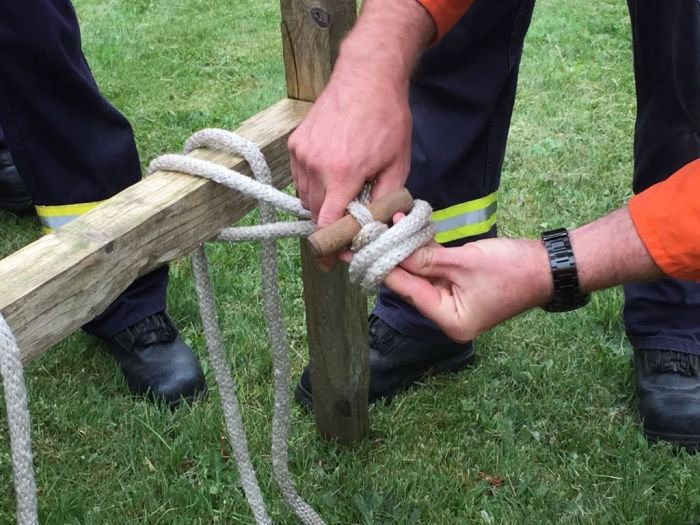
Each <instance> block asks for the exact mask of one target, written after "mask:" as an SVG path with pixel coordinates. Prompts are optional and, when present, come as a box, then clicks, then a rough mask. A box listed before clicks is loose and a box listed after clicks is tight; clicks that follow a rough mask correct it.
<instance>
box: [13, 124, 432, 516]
mask: <svg viewBox="0 0 700 525" xmlns="http://www.w3.org/2000/svg"><path fill="white" fill-rule="evenodd" d="M202 147H207V148H212V149H217V150H222V151H226V152H228V153H232V154H234V155H240V156H242V157H243V158H244V159H245V160H246V161H247V162H248V164H249V165H250V167H251V170H252V171H253V174H254V176H255V179H251V178H249V177H246V176H245V175H242V174H240V173H237V172H235V171H233V170H229V169H227V168H225V167H223V166H220V165H218V164H215V163H212V162H208V161H204V160H199V159H194V158H192V157H187V156H184V155H162V156H160V157H158V158H157V159H155V160H154V161H153V162H151V164H150V166H149V173H152V172H154V171H173V172H180V173H188V174H190V175H196V176H200V177H204V178H207V179H210V180H213V181H215V182H217V183H219V184H222V185H224V186H227V187H229V188H232V189H235V190H237V191H239V192H241V193H244V194H246V195H249V196H252V197H255V198H256V199H258V201H259V205H260V218H261V223H262V224H260V225H258V226H251V227H241V228H226V229H224V230H222V231H221V232H220V234H219V235H218V237H217V240H219V241H225V242H241V241H250V240H260V241H261V243H262V250H261V268H262V280H263V303H264V308H265V315H266V318H267V325H268V337H269V338H270V344H271V348H272V355H273V369H274V373H273V377H274V388H275V402H274V411H273V418H272V465H273V472H274V476H275V479H276V481H277V484H278V486H279V487H280V490H281V492H282V494H283V496H284V498H285V499H286V501H287V503H288V504H289V506H290V507H291V508H292V510H293V511H294V513H295V514H296V515H297V516H298V518H299V519H300V520H301V521H302V523H304V524H306V525H324V521H323V520H322V519H321V517H320V516H319V515H318V513H317V512H316V511H315V510H314V509H313V508H312V507H311V506H310V505H309V504H308V503H306V502H305V501H304V500H303V499H302V498H301V496H299V494H298V492H297V490H296V488H295V486H294V481H293V480H292V476H291V473H290V472H289V453H288V434H289V425H290V420H289V413H290V405H291V389H290V381H291V372H290V362H289V342H288V340H287V332H286V330H285V327H284V321H283V315H282V301H281V298H280V291H279V285H278V282H279V277H278V270H277V245H276V242H275V240H276V239H279V238H283V237H304V236H307V235H309V234H310V233H311V232H312V231H313V229H314V224H313V223H312V222H311V221H309V220H303V221H296V222H282V223H278V222H275V220H276V212H275V208H281V209H284V210H286V211H288V212H291V213H293V214H295V215H297V216H298V217H300V218H303V219H309V217H310V214H309V212H308V210H306V209H304V208H303V206H302V205H301V202H300V201H299V199H296V198H294V197H291V196H289V195H287V194H285V193H283V192H281V191H279V190H277V189H275V188H274V187H273V186H272V174H271V172H270V169H269V167H268V165H267V163H266V162H265V158H264V156H263V155H262V153H261V151H260V150H259V148H258V147H257V146H256V145H255V144H253V143H251V142H249V141H247V140H245V139H243V138H241V137H239V136H237V135H235V134H233V133H230V132H228V131H224V130H217V129H206V130H202V131H199V132H197V133H195V134H194V135H192V137H190V138H189V139H188V140H187V142H186V144H185V153H189V152H191V151H192V150H194V149H197V148H202ZM370 189H371V188H370V186H369V185H367V186H365V188H364V189H363V192H362V194H361V195H360V196H359V197H358V200H356V201H354V202H353V203H351V205H350V206H349V207H348V211H349V212H350V213H351V214H352V215H353V216H354V217H356V218H357V220H358V222H359V223H360V224H361V225H362V229H361V231H360V233H359V234H358V235H357V236H356V238H355V239H354V240H353V246H352V250H353V251H354V252H356V253H355V255H354V257H353V260H352V262H351V264H350V269H349V274H350V280H351V281H352V282H355V283H357V284H359V285H360V286H361V287H362V289H363V290H364V291H365V292H367V293H371V292H373V291H374V290H375V289H376V287H377V286H378V285H379V283H380V282H381V281H382V280H383V279H384V277H385V276H386V274H387V273H388V272H389V271H391V269H392V268H393V267H394V266H396V264H398V263H399V262H401V261H402V260H403V259H404V258H406V257H408V255H410V254H411V253H413V251H415V250H416V249H417V248H418V247H420V246H422V245H423V244H425V243H427V242H428V241H430V239H432V238H433V235H434V231H435V230H434V226H433V225H432V224H431V222H430V216H431V210H430V206H429V205H428V204H427V203H425V202H423V201H416V202H415V205H414V209H413V210H412V211H411V213H409V214H408V215H407V216H406V218H405V219H404V220H402V221H401V222H399V223H398V224H397V225H395V226H394V227H392V228H390V229H388V228H387V227H386V225H383V224H380V223H377V222H375V221H374V220H373V219H372V216H371V214H370V213H369V210H367V208H366V206H365V205H366V204H367V202H368V201H369V193H370ZM192 264H193V268H194V275H195V285H196V290H197V296H198V298H199V305H200V306H199V308H200V315H201V316H202V324H203V327H204V335H205V339H206V341H207V351H208V354H209V359H210V362H211V364H212V366H213V368H214V377H215V379H216V382H217V384H218V385H219V391H220V393H221V405H222V409H223V413H224V420H225V426H226V430H227V433H228V438H229V441H230V443H231V446H232V448H233V451H234V457H235V458H236V464H237V466H238V471H239V473H240V478H241V484H242V486H243V490H244V492H245V495H246V499H247V500H248V504H249V506H250V508H251V511H252V512H253V516H254V517H255V521H256V523H258V524H260V525H269V524H271V523H272V521H271V519H270V517H269V515H268V513H267V510H266V508H265V502H264V499H263V496H262V491H261V490H260V486H259V484H258V480H257V477H256V475H255V470H254V468H253V464H252V461H251V459H250V453H249V450H248V442H247V438H246V433H245V430H244V428H243V420H242V417H241V410H240V406H239V403H238V399H237V397H236V393H235V383H234V380H233V378H232V376H231V372H230V370H229V367H228V365H227V359H226V354H225V352H224V344H223V338H222V336H221V329H220V327H219V320H218V314H217V312H216V305H215V301H214V293H213V290H212V285H211V277H210V272H209V265H208V262H207V258H206V254H205V251H204V247H203V246H199V247H198V248H197V249H196V250H195V252H194V254H193V257H192ZM0 372H1V373H2V378H3V383H4V387H5V402H6V404H7V417H8V426H9V429H10V443H11V448H12V469H13V475H14V479H15V491H16V496H17V522H18V523H19V524H20V525H35V524H37V523H38V512H37V497H36V484H35V481H34V472H33V467H32V449H31V433H30V432H31V426H30V421H29V410H28V407H27V393H26V387H25V383H24V375H23V369H22V362H21V354H20V351H19V348H18V347H17V342H16V340H15V338H14V336H13V334H12V331H11V330H10V327H9V326H8V325H7V323H6V322H5V319H4V318H3V317H2V315H1V314H0Z"/></svg>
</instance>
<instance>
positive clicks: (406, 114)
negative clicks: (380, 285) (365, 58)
mask: <svg viewBox="0 0 700 525" xmlns="http://www.w3.org/2000/svg"><path fill="white" fill-rule="evenodd" d="M407 93H408V82H407V81H404V82H396V81H394V80H393V79H389V78H386V77H379V76H376V73H374V72H370V71H366V70H364V69H363V67H362V65H356V64H348V65H345V66H343V65H340V68H339V69H337V70H336V71H335V73H334V74H333V77H332V79H331V82H330V83H329V85H328V87H327V88H326V89H325V90H324V91H323V93H322V94H321V96H320V97H319V99H318V101H317V102H316V103H315V104H314V106H313V107H312V108H311V110H310V111H309V114H308V115H307V117H306V118H305V119H304V121H303V122H302V124H301V125H300V126H299V127H298V128H297V130H296V131H295V132H294V133H293V134H292V136H291V137H290V139H289V151H290V154H291V168H292V176H293V178H294V184H295V186H296V188H297V191H298V192H299V197H300V198H301V202H302V204H303V205H304V207H305V208H308V209H309V210H311V216H312V219H313V220H314V222H316V223H317V224H318V225H319V226H325V225H327V224H330V223H332V222H335V221H336V220H338V219H339V218H341V217H342V216H343V214H344V213H345V208H346V207H347V205H348V203H349V202H350V201H351V200H352V199H354V198H355V197H356V196H357V194H358V193H359V192H360V191H361V190H362V187H363V185H364V184H365V182H367V181H371V180H375V187H374V190H373V197H375V198H376V197H381V196H382V195H385V194H387V193H389V192H391V190H394V189H397V188H400V187H402V186H403V185H404V183H405V181H406V177H407V176H408V170H409V165H410V148H411V115H410V111H409V108H408V95H407Z"/></svg>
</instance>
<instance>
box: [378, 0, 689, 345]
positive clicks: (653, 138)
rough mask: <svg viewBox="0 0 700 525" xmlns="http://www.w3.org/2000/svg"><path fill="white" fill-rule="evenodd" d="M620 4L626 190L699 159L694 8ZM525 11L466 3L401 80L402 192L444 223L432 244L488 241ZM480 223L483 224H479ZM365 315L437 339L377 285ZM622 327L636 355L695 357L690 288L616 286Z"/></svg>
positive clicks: (681, 0) (518, 4) (509, 0)
mask: <svg viewBox="0 0 700 525" xmlns="http://www.w3.org/2000/svg"><path fill="white" fill-rule="evenodd" d="M628 4H629V10H630V15H631V21H632V29H633V45H634V57H635V59H634V67H635V80H636V91H637V102H638V115H637V126H636V133H635V147H634V178H633V187H634V191H635V192H638V191H641V190H643V189H645V188H647V187H648V186H650V185H652V184H654V183H656V182H659V181H661V180H663V179H665V178H666V177H668V176H670V175H672V174H673V173H674V172H675V171H676V170H677V169H679V168H680V167H682V166H683V165H685V164H686V163H688V162H690V161H691V160H693V159H696V158H698V157H700V2H698V0H674V1H671V2H658V1H657V0H629V1H628ZM533 6H534V0H501V1H499V2H494V1H492V0H476V2H475V3H474V5H473V7H472V9H471V10H470V11H469V12H468V13H467V14H466V15H465V16H464V18H463V19H462V20H461V21H460V23H459V24H458V25H457V26H456V27H455V28H454V29H453V30H452V31H451V32H450V33H449V34H447V35H446V36H445V38H444V39H443V40H442V41H441V42H439V44H438V45H437V46H435V47H434V48H432V49H430V50H428V51H427V52H426V53H425V54H424V55H423V57H422V59H421V60H420V62H419V65H418V68H417V70H416V74H415V76H414V78H413V81H412V85H411V95H410V101H411V109H412V115H413V145H412V165H411V173H410V175H409V180H408V187H409V189H410V190H411V192H412V193H413V195H415V196H416V197H418V198H421V199H425V200H427V201H428V202H430V203H431V204H432V206H433V209H435V210H446V211H447V213H446V216H447V217H449V219H448V220H444V221H440V222H444V223H445V228H446V229H447V230H450V229H452V230H451V231H452V232H454V235H447V236H446V237H445V238H444V239H442V240H440V239H439V240H440V241H441V242H443V243H444V244H445V245H447V246H450V245H460V244H463V243H465V242H470V241H474V240H477V239H480V238H484V237H493V236H495V235H496V233H497V232H496V224H495V209H496V202H495V198H486V197H487V196H490V195H493V194H494V192H495V191H496V190H497V188H498V185H499V182H500V173H501V167H502V163H503V156H504V153H505V147H506V139H507V135H508V128H509V125H510V118H511V113H512V110H513V102H514V98H515V91H516V86H517V79H518V67H519V63H520V57H521V53H522V44H523V39H524V37H525V34H526V32H527V28H528V25H529V23H530V18H531V14H532V9H533ZM485 198H486V199H485ZM484 199H485V200H484ZM438 213H439V214H442V213H443V212H442V211H439V212H438ZM489 217H493V219H494V220H491V221H489V220H484V219H488V218H489ZM479 221H481V222H479ZM460 225H462V227H461V229H460ZM474 226H476V228H474ZM438 229H440V226H438ZM460 232H461V233H460ZM462 234H463V235H462ZM438 235H440V234H438ZM375 313H376V314H377V315H378V316H379V317H381V318H382V319H384V320H385V321H386V322H387V323H388V324H389V325H391V326H392V327H394V328H395V329H397V330H399V331H400V332H402V333H404V334H406V335H409V336H411V337H413V338H416V339H419V340H424V341H445V340H447V338H446V336H445V335H444V334H442V332H440V330H439V329H438V328H437V327H435V326H434V325H433V324H432V323H431V322H430V321H428V320H427V319H425V318H424V317H422V316H421V315H420V314H419V313H418V312H417V311H416V310H415V309H414V308H412V307H411V306H410V305H408V304H406V303H405V302H403V301H402V300H401V299H400V298H399V297H397V296H396V295H395V294H393V293H392V292H391V291H389V290H387V289H386V288H383V289H381V290H380V293H379V297H378V301H377V306H376V308H375ZM624 318H625V326H626V330H627V334H628V336H629V338H630V341H631V342H632V344H633V345H634V346H635V347H637V348H660V349H671V350H679V351H684V352H693V353H700V287H699V286H698V285H697V284H694V283H690V282H683V281H678V280H674V279H660V280H658V281H655V282H651V283H635V284H630V285H627V286H626V287H625V309H624Z"/></svg>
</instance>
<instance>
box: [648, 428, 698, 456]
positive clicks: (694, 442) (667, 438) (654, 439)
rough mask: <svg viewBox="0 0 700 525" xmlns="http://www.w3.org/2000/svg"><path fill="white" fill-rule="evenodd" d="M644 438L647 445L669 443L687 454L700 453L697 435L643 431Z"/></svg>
mask: <svg viewBox="0 0 700 525" xmlns="http://www.w3.org/2000/svg"><path fill="white" fill-rule="evenodd" d="M644 437H645V438H646V439H647V441H648V442H649V443H659V442H663V443H670V444H671V445H674V446H677V447H681V448H684V449H685V450H687V451H688V452H698V451H700V436H697V435H688V434H668V433H665V432H654V431H651V430H644Z"/></svg>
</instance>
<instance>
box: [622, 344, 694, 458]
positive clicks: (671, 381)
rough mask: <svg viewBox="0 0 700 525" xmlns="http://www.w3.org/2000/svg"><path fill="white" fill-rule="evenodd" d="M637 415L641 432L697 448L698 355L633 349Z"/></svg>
mask: <svg viewBox="0 0 700 525" xmlns="http://www.w3.org/2000/svg"><path fill="white" fill-rule="evenodd" d="M634 372H635V379H636V383H637V397H638V400H639V416H640V419H641V421H642V428H643V430H644V435H645V436H646V438H647V439H648V440H649V441H651V442H655V441H668V442H670V443H673V444H675V445H678V446H681V447H684V448H686V449H688V450H698V449H699V448H700V356H697V355H694V354H686V353H683V352H675V351H673V350H637V349H635V350H634Z"/></svg>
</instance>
